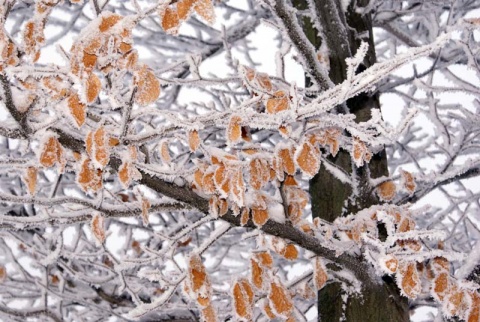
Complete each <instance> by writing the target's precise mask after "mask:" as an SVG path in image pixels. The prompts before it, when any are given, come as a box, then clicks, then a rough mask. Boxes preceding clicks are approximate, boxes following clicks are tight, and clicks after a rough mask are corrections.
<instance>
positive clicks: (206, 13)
mask: <svg viewBox="0 0 480 322" xmlns="http://www.w3.org/2000/svg"><path fill="white" fill-rule="evenodd" d="M195 11H196V12H197V14H198V15H199V16H200V17H202V18H203V19H205V21H207V22H208V23H209V24H214V23H215V11H214V9H213V3H212V0H197V1H196V3H195Z"/></svg>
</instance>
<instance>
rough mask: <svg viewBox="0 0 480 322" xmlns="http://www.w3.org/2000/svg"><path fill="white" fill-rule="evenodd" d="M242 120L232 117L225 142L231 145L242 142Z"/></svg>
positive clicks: (238, 117)
mask: <svg viewBox="0 0 480 322" xmlns="http://www.w3.org/2000/svg"><path fill="white" fill-rule="evenodd" d="M241 123H242V118H241V117H240V116H238V115H232V117H231V118H230V122H229V123H228V127H227V142H228V144H230V145H232V144H235V143H238V142H240V141H242V125H241Z"/></svg>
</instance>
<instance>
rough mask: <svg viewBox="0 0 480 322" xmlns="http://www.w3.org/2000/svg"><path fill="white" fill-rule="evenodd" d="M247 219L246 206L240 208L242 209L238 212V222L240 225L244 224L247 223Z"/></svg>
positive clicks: (248, 215)
mask: <svg viewBox="0 0 480 322" xmlns="http://www.w3.org/2000/svg"><path fill="white" fill-rule="evenodd" d="M249 219H250V211H249V210H248V209H247V208H242V211H241V212H240V224H241V225H242V226H245V225H246V224H247V223H248V220H249Z"/></svg>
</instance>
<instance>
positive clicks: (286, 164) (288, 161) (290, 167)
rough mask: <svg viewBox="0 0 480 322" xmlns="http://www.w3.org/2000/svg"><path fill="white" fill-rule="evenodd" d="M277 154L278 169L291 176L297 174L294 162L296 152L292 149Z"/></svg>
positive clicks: (281, 150) (278, 151) (280, 150)
mask: <svg viewBox="0 0 480 322" xmlns="http://www.w3.org/2000/svg"><path fill="white" fill-rule="evenodd" d="M276 152H277V153H276V154H277V162H278V165H277V166H278V169H279V170H280V171H282V172H283V171H285V172H286V173H288V174H289V175H291V176H293V175H294V174H295V163H294V162H293V155H294V150H293V149H292V148H285V149H279V150H277V151H276ZM277 176H278V174H277ZM282 178H283V175H282Z"/></svg>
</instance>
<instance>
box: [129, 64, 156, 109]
mask: <svg viewBox="0 0 480 322" xmlns="http://www.w3.org/2000/svg"><path fill="white" fill-rule="evenodd" d="M134 83H135V85H136V86H137V93H136V96H135V101H136V102H137V104H139V105H142V106H145V105H148V104H151V103H153V102H155V101H156V100H157V98H158V97H159V96H160V82H159V81H158V79H157V78H156V77H155V75H154V74H153V72H152V71H151V70H149V69H148V68H147V66H146V65H143V66H142V68H140V69H139V70H138V71H136V72H135V73H134Z"/></svg>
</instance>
